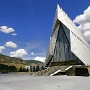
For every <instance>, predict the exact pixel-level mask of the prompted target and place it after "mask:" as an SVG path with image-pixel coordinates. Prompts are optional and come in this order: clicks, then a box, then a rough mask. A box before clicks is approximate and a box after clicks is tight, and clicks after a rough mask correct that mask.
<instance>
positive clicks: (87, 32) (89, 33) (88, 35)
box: [84, 31, 90, 41]
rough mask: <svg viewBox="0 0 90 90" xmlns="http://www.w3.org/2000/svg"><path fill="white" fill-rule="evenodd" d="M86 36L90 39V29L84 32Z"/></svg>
mask: <svg viewBox="0 0 90 90" xmlns="http://www.w3.org/2000/svg"><path fill="white" fill-rule="evenodd" d="M84 36H85V37H86V38H87V40H88V41H90V31H86V32H85V33H84Z"/></svg>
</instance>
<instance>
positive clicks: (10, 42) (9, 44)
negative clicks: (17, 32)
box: [5, 41, 18, 48]
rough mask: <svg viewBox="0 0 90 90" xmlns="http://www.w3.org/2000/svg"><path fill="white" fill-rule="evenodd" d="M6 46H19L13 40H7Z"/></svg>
mask: <svg viewBox="0 0 90 90" xmlns="http://www.w3.org/2000/svg"><path fill="white" fill-rule="evenodd" d="M5 46H6V47H10V48H17V47H18V46H17V44H15V43H13V42H12V41H9V42H6V43H5Z"/></svg>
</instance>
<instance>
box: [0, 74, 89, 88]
mask: <svg viewBox="0 0 90 90" xmlns="http://www.w3.org/2000/svg"><path fill="white" fill-rule="evenodd" d="M0 90H90V77H77V76H51V77H50V76H37V77H36V76H25V75H14V74H6V75H5V74H0Z"/></svg>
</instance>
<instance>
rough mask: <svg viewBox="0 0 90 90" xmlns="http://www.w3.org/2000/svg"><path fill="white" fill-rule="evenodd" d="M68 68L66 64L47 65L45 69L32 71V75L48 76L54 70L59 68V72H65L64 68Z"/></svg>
mask: <svg viewBox="0 0 90 90" xmlns="http://www.w3.org/2000/svg"><path fill="white" fill-rule="evenodd" d="M66 68H68V67H67V66H53V67H48V68H47V69H44V70H41V71H38V72H36V73H34V74H33V75H34V76H50V75H51V74H53V73H55V72H56V71H58V70H60V71H61V72H65V69H66Z"/></svg>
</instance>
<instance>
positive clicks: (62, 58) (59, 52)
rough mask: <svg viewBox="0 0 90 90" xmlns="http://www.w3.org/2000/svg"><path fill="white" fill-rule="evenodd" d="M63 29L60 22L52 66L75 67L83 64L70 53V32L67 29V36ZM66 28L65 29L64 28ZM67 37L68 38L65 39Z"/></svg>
mask: <svg viewBox="0 0 90 90" xmlns="http://www.w3.org/2000/svg"><path fill="white" fill-rule="evenodd" d="M63 27H65V26H64V25H63V24H62V23H61V22H60V24H59V30H58V35H57V40H56V44H55V49H54V56H53V57H52V60H51V64H52V65H68V64H69V65H75V64H83V63H82V62H81V60H79V59H78V58H77V57H76V56H75V55H74V54H73V53H72V52H71V46H70V40H69V38H70V31H69V30H68V29H65V30H68V32H69V33H68V34H66V31H65V30H64V28H63ZM65 28H66V27H65ZM67 35H68V37H69V38H67Z"/></svg>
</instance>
